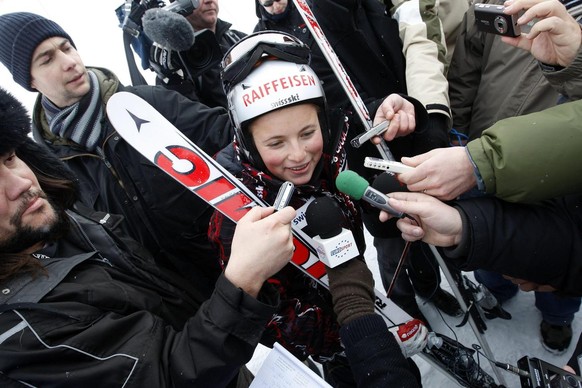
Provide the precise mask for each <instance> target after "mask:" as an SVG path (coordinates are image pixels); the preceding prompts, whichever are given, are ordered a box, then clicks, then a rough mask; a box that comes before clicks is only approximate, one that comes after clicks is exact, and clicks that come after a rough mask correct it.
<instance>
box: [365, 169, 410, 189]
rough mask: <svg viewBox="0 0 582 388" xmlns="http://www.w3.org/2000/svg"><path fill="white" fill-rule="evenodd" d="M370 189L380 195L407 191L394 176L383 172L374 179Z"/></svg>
mask: <svg viewBox="0 0 582 388" xmlns="http://www.w3.org/2000/svg"><path fill="white" fill-rule="evenodd" d="M372 187H373V188H375V189H376V190H378V191H379V192H381V193H382V194H387V193H392V192H394V191H409V190H408V188H407V187H406V185H405V184H404V183H402V182H400V181H399V180H398V178H396V174H390V173H388V172H383V173H381V174H380V175H378V176H377V177H376V179H374V182H372Z"/></svg>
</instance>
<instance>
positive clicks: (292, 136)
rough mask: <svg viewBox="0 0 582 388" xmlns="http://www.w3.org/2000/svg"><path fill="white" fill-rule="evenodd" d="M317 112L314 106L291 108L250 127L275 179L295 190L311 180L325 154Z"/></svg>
mask: <svg viewBox="0 0 582 388" xmlns="http://www.w3.org/2000/svg"><path fill="white" fill-rule="evenodd" d="M318 111H319V109H318V107H317V106H316V105H314V104H299V105H292V106H290V107H286V108H281V109H277V110H275V111H272V112H269V113H266V114H264V115H262V116H260V117H259V118H257V119H256V120H254V121H253V122H252V123H251V124H250V126H249V129H250V132H251V135H252V137H253V141H254V144H255V147H256V148H257V151H258V152H259V155H261V158H262V159H263V162H264V163H265V166H266V167H267V169H268V170H269V172H270V173H271V174H273V175H274V176H275V177H277V178H279V179H281V180H283V181H290V182H292V183H293V184H294V185H296V186H297V185H304V184H306V183H308V182H309V181H310V180H311V177H312V176H313V172H314V170H315V167H316V166H317V163H318V162H319V160H320V159H321V155H322V153H323V137H322V134H321V127H320V126H319V117H318Z"/></svg>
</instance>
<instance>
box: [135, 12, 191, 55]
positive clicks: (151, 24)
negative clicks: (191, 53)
mask: <svg viewBox="0 0 582 388" xmlns="http://www.w3.org/2000/svg"><path fill="white" fill-rule="evenodd" d="M142 23H143V31H144V32H145V34H146V35H147V36H148V37H149V38H150V39H151V40H152V41H154V42H156V43H157V44H159V45H161V46H163V47H165V48H167V49H169V50H173V51H186V50H188V49H189V48H190V47H192V45H193V44H194V39H195V33H194V28H192V25H191V24H190V22H189V21H188V20H187V19H186V18H185V17H184V16H182V15H180V14H177V13H174V12H170V11H166V10H164V9H161V8H152V9H148V10H147V11H146V12H145V14H144V15H143V18H142Z"/></svg>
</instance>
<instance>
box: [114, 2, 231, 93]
mask: <svg viewBox="0 0 582 388" xmlns="http://www.w3.org/2000/svg"><path fill="white" fill-rule="evenodd" d="M198 5H199V0H176V1H174V2H172V3H170V4H169V5H165V4H164V2H163V1H159V0H141V1H137V0H126V1H125V3H124V4H122V5H121V6H119V7H118V8H117V9H116V10H115V13H116V14H117V18H118V19H119V22H120V27H121V28H122V30H123V32H124V40H126V41H129V43H128V44H130V45H131V47H132V48H133V50H134V51H135V52H136V53H137V54H138V55H139V57H140V58H141V67H142V68H143V69H144V70H145V69H150V70H153V71H154V72H155V73H156V74H157V75H158V77H159V78H161V79H162V80H164V79H167V78H169V77H176V76H179V77H181V78H183V79H187V80H189V81H190V82H192V83H194V82H195V79H196V78H197V77H198V76H199V75H201V74H202V73H204V72H205V71H207V70H209V69H211V68H212V67H214V66H215V65H216V64H218V63H219V62H220V60H221V59H222V50H221V49H220V46H219V44H218V41H217V40H216V36H215V35H214V33H213V32H212V31H210V30H208V29H204V30H201V31H196V32H195V31H194V29H193V28H192V26H191V25H190V22H188V20H187V19H186V18H185V16H188V15H190V14H191V13H192V12H193V11H194V10H195V9H196V8H197V7H198ZM127 37H131V39H126V38H127ZM126 56H127V61H128V65H129V68H130V72H131V70H132V62H133V64H134V65H135V60H134V58H133V55H131V56H130V55H129V53H128V50H127V48H126ZM134 67H135V66H134ZM133 79H134V77H133V76H132V80H133ZM134 84H135V83H134Z"/></svg>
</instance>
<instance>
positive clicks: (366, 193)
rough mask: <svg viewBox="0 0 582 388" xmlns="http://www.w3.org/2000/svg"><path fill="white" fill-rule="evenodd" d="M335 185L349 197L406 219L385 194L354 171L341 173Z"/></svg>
mask: <svg viewBox="0 0 582 388" xmlns="http://www.w3.org/2000/svg"><path fill="white" fill-rule="evenodd" d="M335 185H336V187H337V188H338V190H339V191H341V192H342V193H344V194H347V195H349V196H350V197H352V198H354V199H355V200H358V201H359V200H360V199H362V200H364V201H366V202H368V203H369V204H370V205H372V206H374V207H376V208H378V209H381V210H384V211H386V212H388V213H389V214H391V215H392V216H394V217H398V218H403V217H406V215H405V214H404V213H403V212H399V211H397V210H395V209H394V208H393V207H392V206H390V205H389V204H388V197H387V196H386V195H385V194H383V193H382V192H380V191H378V190H376V189H374V188H373V187H370V184H369V183H368V181H367V180H365V179H364V178H362V177H361V176H359V175H358V174H357V173H355V172H353V171H350V170H346V171H342V172H340V173H339V175H338V176H337V178H336V180H335Z"/></svg>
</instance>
